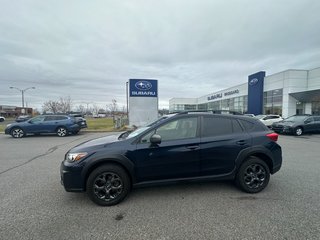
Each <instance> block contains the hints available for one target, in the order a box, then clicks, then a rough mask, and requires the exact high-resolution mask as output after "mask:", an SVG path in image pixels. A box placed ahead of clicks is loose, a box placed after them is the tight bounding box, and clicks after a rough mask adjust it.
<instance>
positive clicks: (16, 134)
mask: <svg viewBox="0 0 320 240" xmlns="http://www.w3.org/2000/svg"><path fill="white" fill-rule="evenodd" d="M24 134H25V133H24V131H23V130H22V129H21V128H13V129H12V130H11V136H12V137H14V138H22V137H23V136H24Z"/></svg>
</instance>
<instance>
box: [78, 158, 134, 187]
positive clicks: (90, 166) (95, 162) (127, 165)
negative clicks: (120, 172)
mask: <svg viewBox="0 0 320 240" xmlns="http://www.w3.org/2000/svg"><path fill="white" fill-rule="evenodd" d="M108 163H114V164H117V165H120V166H121V167H123V168H124V169H125V170H126V171H127V172H128V176H129V178H130V180H131V184H134V183H135V171H134V164H133V162H131V161H130V160H129V159H128V158H127V157H125V156H123V155H121V154H110V155H97V156H95V154H94V155H93V157H92V158H91V159H90V162H88V163H87V164H86V165H85V167H84V168H83V170H82V172H81V175H82V177H83V179H84V182H83V184H84V185H83V186H85V185H86V181H87V179H88V177H89V175H90V173H91V172H92V171H93V170H94V169H96V168H97V167H99V166H101V165H104V164H108Z"/></svg>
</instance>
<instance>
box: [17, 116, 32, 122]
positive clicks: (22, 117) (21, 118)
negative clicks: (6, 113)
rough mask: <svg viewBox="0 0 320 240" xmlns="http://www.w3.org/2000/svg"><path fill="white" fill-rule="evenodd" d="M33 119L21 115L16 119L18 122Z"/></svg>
mask: <svg viewBox="0 0 320 240" xmlns="http://www.w3.org/2000/svg"><path fill="white" fill-rule="evenodd" d="M31 118H32V117H31V116H30V115H20V116H18V117H17V118H16V120H15V121H16V122H24V121H27V120H29V119H31Z"/></svg>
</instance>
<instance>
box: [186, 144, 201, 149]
mask: <svg viewBox="0 0 320 240" xmlns="http://www.w3.org/2000/svg"><path fill="white" fill-rule="evenodd" d="M187 148H188V149H190V150H196V149H198V148H199V146H198V145H192V146H187Z"/></svg>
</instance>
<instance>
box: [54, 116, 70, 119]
mask: <svg viewBox="0 0 320 240" xmlns="http://www.w3.org/2000/svg"><path fill="white" fill-rule="evenodd" d="M66 119H68V117H66V116H55V120H66Z"/></svg>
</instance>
